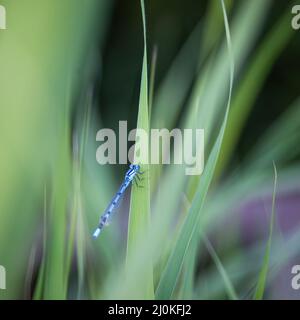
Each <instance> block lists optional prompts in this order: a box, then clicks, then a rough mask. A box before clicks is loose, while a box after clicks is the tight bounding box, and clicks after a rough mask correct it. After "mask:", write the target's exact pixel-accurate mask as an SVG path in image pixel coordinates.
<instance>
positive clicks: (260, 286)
mask: <svg viewBox="0 0 300 320" xmlns="http://www.w3.org/2000/svg"><path fill="white" fill-rule="evenodd" d="M273 166H274V189H273V197H272V215H271V221H270V231H269V239H268V243H267V248H266V252H265V255H264V259H263V265H262V268H261V271H260V274H259V278H258V283H257V287H256V291H255V294H254V299H255V300H261V299H263V296H264V292H265V287H266V282H267V275H268V269H269V260H270V252H271V244H272V235H273V226H274V219H275V199H276V188H277V170H276V166H275V163H274V162H273Z"/></svg>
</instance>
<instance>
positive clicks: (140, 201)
mask: <svg viewBox="0 0 300 320" xmlns="http://www.w3.org/2000/svg"><path fill="white" fill-rule="evenodd" d="M141 8H142V16H143V28H144V58H143V69H142V79H141V87H140V102H139V112H138V121H137V128H138V129H143V130H145V131H146V132H149V114H148V110H149V108H148V79H147V78H148V74H147V41H146V18H145V6H144V1H143V0H141ZM141 171H142V172H144V174H143V182H142V183H143V188H137V187H136V186H133V188H132V193H131V202H130V214H129V223H128V243H127V260H128V259H130V257H131V256H132V254H133V253H134V251H135V248H136V245H137V243H138V242H139V239H140V237H141V235H143V234H144V233H145V231H146V230H148V228H149V221H150V173H149V164H141ZM143 281H144V283H139V285H138V287H137V291H136V292H135V295H136V297H138V298H139V299H152V298H153V297H154V288H153V268H152V263H151V257H149V261H145V264H144V277H143Z"/></svg>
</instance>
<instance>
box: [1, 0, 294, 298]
mask: <svg viewBox="0 0 300 320" xmlns="http://www.w3.org/2000/svg"><path fill="white" fill-rule="evenodd" d="M2 3H3V5H4V6H5V7H6V11H7V23H8V26H7V30H0V139H1V147H2V152H1V157H0V177H1V180H0V181H1V193H0V264H1V265H3V266H5V268H6V270H7V290H5V291H4V290H0V297H1V298H3V299H8V298H21V299H24V298H25V299H31V298H35V299H68V298H78V299H80V298H89V299H99V298H155V297H156V298H174V299H177V298H181V299H189V298H191V299H202V298H231V299H236V298H239V299H244V298H253V297H254V294H255V290H256V288H258V289H259V290H258V289H257V291H256V293H257V292H258V291H259V293H257V295H256V297H259V298H261V297H262V296H263V297H264V298H293V297H295V296H294V294H295V293H293V291H292V289H291V288H290V284H289V277H290V267H291V265H292V264H293V263H295V264H296V263H297V258H298V259H300V257H299V253H298V251H299V243H300V242H299V237H300V217H299V208H300V185H299V175H300V167H299V151H300V150H299V129H300V117H299V112H300V111H299V110H300V109H299V107H300V105H299V98H298V94H299V88H298V81H297V78H296V75H297V71H295V70H296V69H297V68H296V67H297V66H296V65H293V61H294V60H293V59H296V58H295V57H297V56H298V54H299V43H298V42H297V39H296V38H297V33H296V32H295V31H294V30H293V29H292V28H291V25H290V19H291V14H290V12H291V5H289V4H285V3H280V4H279V3H278V2H275V1H271V0H263V1H261V0H251V1H247V0H242V1H229V0H225V1H224V2H223V1H219V0H218V1H217V0H215V1H192V0H187V1H185V5H184V6H183V3H182V1H145V16H144V20H143V19H142V14H141V12H142V11H141V6H140V3H139V2H138V1H130V2H129V1H119V2H113V1H110V0H101V1H99V0H51V1H50V0H23V1H17V0H9V1H8V0H6V1H5V0H3V1H2V2H1V4H2ZM141 4H142V5H143V4H144V1H141ZM222 5H223V9H224V10H222ZM227 19H228V26H227V25H226V22H227ZM143 21H144V23H145V25H143ZM224 22H225V23H224ZM146 25H147V27H146ZM226 26H227V28H226ZM143 31H144V32H145V35H144V36H145V37H144V38H143ZM146 38H147V39H146ZM230 38H231V39H230ZM146 40H147V41H146ZM231 46H232V47H231ZM154 47H156V48H157V58H156V59H151V58H152V54H153V52H154ZM231 50H232V51H231ZM143 57H144V59H143ZM147 58H148V59H147ZM231 60H232V61H231ZM151 61H156V64H155V65H152V66H151ZM233 64H234V66H235V72H234V78H233V74H232V73H231V71H232V67H233ZM153 70H155V78H154V77H151V76H153V74H151V72H153ZM150 79H154V87H153V88H154V90H153V99H150V104H151V106H150V107H149V101H148V96H149V92H150V94H151V92H152V91H151V90H152V89H151V85H152V84H151V81H150ZM231 80H234V81H233V83H231ZM148 84H149V85H148ZM149 87H150V88H149ZM231 90H232V95H231V99H229V102H231V103H228V94H229V92H230V91H231ZM151 101H153V104H152V103H151ZM149 110H150V111H151V112H150V114H148V111H149ZM227 111H228V112H227ZM227 116H228V121H227ZM149 119H151V121H150V120H149ZM120 120H127V121H128V123H129V126H130V127H131V128H133V127H136V126H137V127H140V128H144V129H146V130H148V129H149V128H169V129H171V128H174V127H179V128H204V129H205V155H206V157H205V167H204V172H203V175H202V176H200V177H198V176H197V177H193V176H186V175H185V172H184V166H179V165H170V166H161V165H150V166H149V168H145V169H146V170H147V174H146V184H147V185H146V188H144V189H143V190H137V189H135V188H134V189H133V192H132V193H131V199H129V197H130V191H128V192H127V193H126V196H125V199H124V201H123V204H122V205H121V208H119V212H118V214H116V215H115V217H114V220H113V223H112V224H111V226H110V227H109V228H106V229H105V232H103V234H101V237H100V238H99V239H98V240H97V241H92V239H91V231H92V230H93V228H94V227H95V225H96V224H97V221H98V218H99V215H100V214H101V213H102V211H103V210H104V209H105V207H106V205H107V203H108V202H109V201H110V198H111V197H112V196H113V194H114V192H115V191H116V188H117V185H118V183H119V182H120V180H121V179H122V173H123V172H124V170H125V169H126V167H125V166H110V165H105V166H101V165H99V164H98V163H97V162H96V157H95V155H96V149H97V146H98V145H97V142H96V132H97V131H98V130H99V129H101V128H103V127H110V128H113V129H116V128H117V127H118V121H120ZM129 129H130V128H129ZM223 134H224V139H223ZM273 161H274V162H275V163H276V167H277V171H278V181H277V190H276V194H275V192H274V191H273V188H274V181H273V180H274V172H273ZM275 198H276V202H275V206H273V208H272V199H273V200H274V199H275ZM129 203H130V205H129ZM273 203H274V201H273ZM141 208H144V209H143V212H141ZM129 211H130V213H129V217H130V218H129V219H128V212H129ZM272 213H273V214H274V217H275V218H274V220H275V222H274V225H273V223H272V224H271V225H272V226H274V230H273V232H272V241H269V242H268V239H271V237H270V238H269V227H270V223H271V222H270V221H271V216H272ZM128 224H129V226H128ZM128 229H129V236H128V237H127V230H128ZM127 239H128V240H129V242H128V244H127ZM266 247H267V253H265V252H266ZM297 255H298V256H297ZM266 261H267V262H266ZM264 262H265V263H264ZM298 264H299V260H298ZM267 267H268V268H267ZM262 268H263V269H262ZM259 275H260V277H259ZM257 284H258V285H257ZM262 288H263V289H264V290H262Z"/></svg>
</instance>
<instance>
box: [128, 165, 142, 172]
mask: <svg viewBox="0 0 300 320" xmlns="http://www.w3.org/2000/svg"><path fill="white" fill-rule="evenodd" d="M129 168H130V169H132V170H134V171H139V170H140V168H141V167H140V166H139V165H138V164H131V165H130V166H129Z"/></svg>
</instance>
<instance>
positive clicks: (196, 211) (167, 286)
mask: <svg viewBox="0 0 300 320" xmlns="http://www.w3.org/2000/svg"><path fill="white" fill-rule="evenodd" d="M221 4H222V10H223V15H224V23H225V30H226V39H227V45H228V52H229V60H230V85H229V96H228V101H227V107H226V112H225V117H224V120H223V124H222V126H221V130H220V132H219V135H218V137H217V140H216V142H215V144H214V147H213V149H212V151H211V153H210V156H209V159H208V162H207V164H206V168H205V169H204V172H203V175H202V178H201V180H200V183H199V186H198V190H197V193H196V196H195V199H194V201H193V202H192V206H191V209H190V211H189V213H188V216H187V218H186V219H185V222H184V225H183V227H182V230H181V232H180V235H179V238H178V240H177V241H176V244H175V246H174V250H173V252H172V253H171V256H170V258H169V260H168V263H167V266H166V268H165V270H164V272H163V274H162V277H161V279H160V282H159V284H158V287H157V290H156V297H157V299H170V298H171V297H172V294H173V291H174V289H175V287H176V284H177V280H178V278H179V275H180V271H181V268H182V265H183V262H184V258H185V255H186V252H187V250H188V247H189V245H190V242H191V239H192V237H193V235H194V233H195V231H196V230H197V228H199V218H200V216H201V215H200V214H201V211H202V208H203V204H204V201H205V198H206V194H207V192H208V189H209V186H210V183H211V180H212V178H213V175H214V170H215V166H216V162H217V159H218V155H219V152H220V148H221V144H222V140H223V136H224V131H225V128H226V123H227V118H228V112H229V107H230V103H231V94H232V87H233V76H234V62H233V55H232V46H231V38H230V30H229V25H228V20H227V14H226V9H225V5H224V2H223V1H222V0H221Z"/></svg>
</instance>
